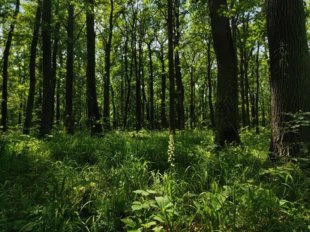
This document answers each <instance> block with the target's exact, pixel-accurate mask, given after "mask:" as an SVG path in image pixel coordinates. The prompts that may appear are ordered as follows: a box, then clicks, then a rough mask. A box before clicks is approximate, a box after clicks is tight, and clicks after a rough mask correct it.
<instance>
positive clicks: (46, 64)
mask: <svg viewBox="0 0 310 232" xmlns="http://www.w3.org/2000/svg"><path fill="white" fill-rule="evenodd" d="M51 12H52V1H51V0H43V14H42V24H43V26H42V45H43V48H42V50H43V103H42V114H41V127H40V136H44V135H47V134H50V133H51V130H52V121H53V107H52V104H53V76H52V67H51V50H52V49H51V36H50V31H51V26H50V25H51Z"/></svg>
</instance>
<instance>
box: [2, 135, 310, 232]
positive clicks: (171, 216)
mask: <svg viewBox="0 0 310 232" xmlns="http://www.w3.org/2000/svg"><path fill="white" fill-rule="evenodd" d="M241 137H242V140H243V141H244V145H243V147H234V148H227V149H225V150H223V151H220V152H217V151H216V147H214V146H213V145H212V140H213V137H212V136H211V135H210V133H207V132H205V131H188V132H178V133H177V134H176V135H175V136H171V135H170V136H169V134H168V133H163V132H148V131H141V132H139V133H123V132H117V133H109V134H106V135H105V137H104V138H90V137H88V136H87V135H85V133H82V132H81V133H77V134H75V135H74V136H67V135H65V134H63V133H57V134H55V135H53V136H51V137H49V138H48V139H47V140H45V141H42V140H37V139H35V138H32V137H29V136H24V135H21V134H20V133H10V134H9V135H6V136H1V154H2V155H1V162H0V170H1V173H0V178H1V179H0V196H1V197H0V209H1V210H0V230H1V231H38V232H39V231H40V232H41V231H151V230H152V231H219V230H220V231H306V230H308V225H309V223H310V217H309V216H310V210H309V201H308V199H309V197H310V196H309V191H308V186H309V184H310V183H309V178H308V176H309V170H308V169H307V168H306V167H307V166H308V163H307V162H306V161H305V160H303V159H296V160H292V161H291V162H289V163H287V162H286V161H285V162H283V163H281V162H280V163H279V164H278V165H274V164H272V163H271V162H270V161H269V159H268V158H267V153H266V150H267V147H268V137H269V133H268V131H267V130H262V134H261V135H256V134H253V133H251V132H246V131H244V132H242V133H241ZM168 160H169V161H168Z"/></svg>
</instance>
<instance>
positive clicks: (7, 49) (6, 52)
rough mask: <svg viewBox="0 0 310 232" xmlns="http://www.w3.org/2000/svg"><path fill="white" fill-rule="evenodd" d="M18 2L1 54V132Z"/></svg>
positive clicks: (6, 112)
mask: <svg viewBox="0 0 310 232" xmlns="http://www.w3.org/2000/svg"><path fill="white" fill-rule="evenodd" d="M19 6H20V0H16V5H15V11H14V15H13V19H14V22H13V23H12V24H11V26H10V30H9V34H8V39H7V41H6V44H5V48H4V52H3V66H2V75H3V76H2V78H3V79H2V102H1V113H2V118H1V127H2V130H3V131H6V130H7V117H8V65H9V55H10V49H11V44H12V38H13V33H14V28H15V23H16V18H17V15H18V13H19Z"/></svg>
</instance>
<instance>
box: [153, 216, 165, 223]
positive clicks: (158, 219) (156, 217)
mask: <svg viewBox="0 0 310 232" xmlns="http://www.w3.org/2000/svg"><path fill="white" fill-rule="evenodd" d="M153 219H154V220H156V221H159V222H162V223H165V220H164V219H163V218H162V217H161V216H160V215H155V216H154V217H153Z"/></svg>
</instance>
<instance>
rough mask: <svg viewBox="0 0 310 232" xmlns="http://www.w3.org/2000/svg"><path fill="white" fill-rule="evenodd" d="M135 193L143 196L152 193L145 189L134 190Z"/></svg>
mask: <svg viewBox="0 0 310 232" xmlns="http://www.w3.org/2000/svg"><path fill="white" fill-rule="evenodd" d="M133 192H134V193H136V194H141V195H142V196H148V195H150V193H149V192H147V191H144V190H140V189H139V190H135V191H133Z"/></svg>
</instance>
